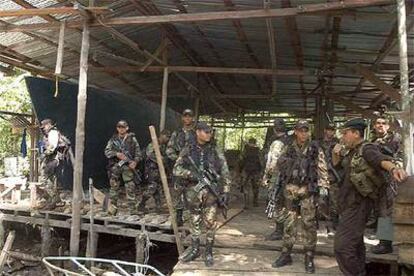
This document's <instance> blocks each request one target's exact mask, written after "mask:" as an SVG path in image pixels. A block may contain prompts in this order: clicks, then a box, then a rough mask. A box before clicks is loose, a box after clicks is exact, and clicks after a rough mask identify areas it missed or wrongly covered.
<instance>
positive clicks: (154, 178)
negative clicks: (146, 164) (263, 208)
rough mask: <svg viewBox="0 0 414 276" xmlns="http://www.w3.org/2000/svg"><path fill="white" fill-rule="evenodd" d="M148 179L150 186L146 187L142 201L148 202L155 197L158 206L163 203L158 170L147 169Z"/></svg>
mask: <svg viewBox="0 0 414 276" xmlns="http://www.w3.org/2000/svg"><path fill="white" fill-rule="evenodd" d="M146 174H147V175H146V179H147V182H148V186H147V187H146V189H145V191H144V193H143V195H142V200H143V201H146V200H148V199H149V198H151V197H153V198H154V200H155V203H156V204H160V203H161V191H162V189H161V177H160V173H159V171H158V168H146Z"/></svg>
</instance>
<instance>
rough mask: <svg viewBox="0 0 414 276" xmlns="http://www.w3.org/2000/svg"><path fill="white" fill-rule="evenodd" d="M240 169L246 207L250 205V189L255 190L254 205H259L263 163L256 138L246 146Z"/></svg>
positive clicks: (251, 139)
mask: <svg viewBox="0 0 414 276" xmlns="http://www.w3.org/2000/svg"><path fill="white" fill-rule="evenodd" d="M239 166H240V171H241V175H242V181H241V184H242V187H241V188H242V189H241V190H242V193H243V195H244V205H245V206H244V207H245V208H247V206H248V205H249V194H250V189H251V190H252V192H253V206H254V207H257V206H259V204H258V197H259V183H258V182H259V174H260V173H261V172H262V164H261V162H260V149H259V147H258V146H257V145H256V139H254V138H250V139H249V141H248V143H247V145H246V146H245V148H244V150H243V153H242V156H241V160H240V165H239Z"/></svg>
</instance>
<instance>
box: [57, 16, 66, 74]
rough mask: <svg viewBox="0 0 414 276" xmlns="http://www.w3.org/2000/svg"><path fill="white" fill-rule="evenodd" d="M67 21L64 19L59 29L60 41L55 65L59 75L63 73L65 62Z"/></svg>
mask: <svg viewBox="0 0 414 276" xmlns="http://www.w3.org/2000/svg"><path fill="white" fill-rule="evenodd" d="M65 26H66V24H65V21H62V23H61V25H60V31H59V43H58V49H57V57H56V67H55V75H56V76H59V75H61V74H62V64H63V49H64V46H65Z"/></svg>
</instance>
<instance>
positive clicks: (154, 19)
mask: <svg viewBox="0 0 414 276" xmlns="http://www.w3.org/2000/svg"><path fill="white" fill-rule="evenodd" d="M391 4H394V1H392V0H348V1H346V2H345V1H342V2H327V3H321V4H308V5H301V6H298V7H294V8H283V9H269V10H266V9H258V10H244V11H219V12H203V13H189V14H169V15H154V16H132V17H118V18H110V19H106V20H102V21H100V22H93V23H91V26H92V27H102V26H103V25H106V26H114V25H131V24H138V25H146V24H159V23H192V22H202V21H215V20H233V19H251V18H275V17H287V16H297V15H309V14H315V13H320V12H329V11H335V10H343V9H355V8H362V7H369V6H378V5H391ZM80 26H82V22H81V21H70V22H68V24H67V27H69V28H76V27H80ZM59 27H60V24H57V23H38V24H21V25H15V26H2V27H1V28H0V31H1V32H10V31H14V32H16V31H18V32H20V31H33V30H42V29H58V28H59Z"/></svg>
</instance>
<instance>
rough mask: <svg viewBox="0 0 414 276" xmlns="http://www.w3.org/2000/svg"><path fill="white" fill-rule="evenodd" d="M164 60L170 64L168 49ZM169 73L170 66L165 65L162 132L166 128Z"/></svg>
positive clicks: (161, 116) (161, 119)
mask: <svg viewBox="0 0 414 276" xmlns="http://www.w3.org/2000/svg"><path fill="white" fill-rule="evenodd" d="M163 61H164V62H165V63H167V64H168V57H167V51H164V53H163ZM168 74H169V73H168V67H164V75H163V79H162V91H161V111H160V112H161V113H160V133H161V131H163V130H164V129H165V120H166V115H167V96H168Z"/></svg>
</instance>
